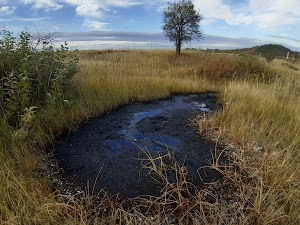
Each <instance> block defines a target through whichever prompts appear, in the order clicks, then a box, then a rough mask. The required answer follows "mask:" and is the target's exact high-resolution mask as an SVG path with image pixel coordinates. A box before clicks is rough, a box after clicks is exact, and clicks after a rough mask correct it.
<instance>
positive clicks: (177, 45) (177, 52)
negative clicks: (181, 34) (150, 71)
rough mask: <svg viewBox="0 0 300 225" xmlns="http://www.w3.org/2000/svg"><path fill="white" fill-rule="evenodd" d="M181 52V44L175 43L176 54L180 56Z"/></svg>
mask: <svg viewBox="0 0 300 225" xmlns="http://www.w3.org/2000/svg"><path fill="white" fill-rule="evenodd" d="M180 52H181V42H180V41H178V42H176V54H180Z"/></svg>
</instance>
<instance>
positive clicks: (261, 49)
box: [208, 44, 300, 61]
mask: <svg viewBox="0 0 300 225" xmlns="http://www.w3.org/2000/svg"><path fill="white" fill-rule="evenodd" d="M208 51H214V52H215V53H230V54H251V55H260V54H261V56H262V57H264V58H266V59H267V60H268V61H271V60H273V59H274V58H286V57H287V53H288V52H289V58H298V59H299V58H300V53H299V52H296V51H292V50H291V49H289V48H286V47H284V46H282V45H278V44H266V45H261V46H254V47H252V48H241V49H230V50H219V49H208Z"/></svg>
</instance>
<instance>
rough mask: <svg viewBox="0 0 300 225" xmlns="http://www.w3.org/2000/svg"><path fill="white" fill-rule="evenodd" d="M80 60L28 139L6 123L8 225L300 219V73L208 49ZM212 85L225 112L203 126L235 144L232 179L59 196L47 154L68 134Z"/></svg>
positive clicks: (3, 158) (0, 182)
mask: <svg viewBox="0 0 300 225" xmlns="http://www.w3.org/2000/svg"><path fill="white" fill-rule="evenodd" d="M78 57H79V59H80V63H79V67H80V72H78V73H77V74H76V75H75V77H73V79H72V84H71V85H70V86H69V91H68V94H67V95H66V96H65V101H62V102H61V103H59V104H55V105H49V106H48V107H45V108H44V109H42V110H40V111H39V112H38V113H37V115H36V118H35V120H34V123H33V126H32V129H31V132H30V134H29V136H28V137H27V138H26V139H16V138H15V135H14V134H15V130H14V129H13V128H10V127H8V126H7V123H6V122H5V121H3V120H1V121H0V133H1V146H0V163H1V171H0V193H1V194H0V200H1V202H2V204H1V206H0V221H1V222H2V223H3V224H102V223H110V224H116V223H134V224H136V223H165V224H168V223H171V222H172V221H170V219H171V220H174V221H175V222H177V223H183V224H184V223H188V222H194V223H199V224H202V223H203V224H205V223H210V224H212V223H215V224H217V223H219V224H221V223H223V224H224V223H225V224H230V223H231V224H236V223H246V224H247V223H248V224H251V223H252V222H253V221H255V222H256V223H259V224H265V223H274V224H276V223H281V222H282V221H289V222H290V223H295V224H296V223H297V222H299V221H300V218H299V213H298V212H299V202H298V199H299V197H300V193H299V190H298V189H299V175H298V174H300V173H298V172H299V163H298V162H299V144H300V141H299V136H300V133H299V132H300V121H299V113H297V112H299V109H300V105H299V104H300V103H299V102H300V101H299V100H300V99H299V92H300V84H299V82H300V79H299V74H298V72H297V71H292V70H289V69H288V68H284V67H280V65H279V68H278V70H277V71H275V70H273V69H270V67H268V66H267V65H265V64H264V62H261V61H259V60H258V59H255V58H244V57H231V56H216V55H214V54H208V53H201V52H186V53H183V54H182V55H180V56H176V55H175V54H174V53H173V52H169V51H148V52H147V51H81V52H79V53H78ZM206 91H218V92H220V97H221V101H222V103H223V105H224V109H223V111H221V112H219V113H217V114H215V115H214V116H212V117H209V118H198V119H197V120H196V124H197V125H198V128H199V132H200V133H202V134H203V135H205V136H206V137H207V138H210V139H214V140H217V141H220V142H222V143H224V144H227V145H228V146H229V147H230V148H229V147H228V149H229V150H228V151H227V152H228V154H229V156H230V157H232V164H231V165H228V167H226V168H221V167H219V169H222V171H224V173H225V174H226V177H227V178H228V179H225V180H224V181H222V182H219V183H216V184H210V185H207V187H206V188H207V189H204V190H200V189H198V188H197V187H190V186H189V187H188V189H184V188H183V186H182V185H183V184H182V183H181V186H180V187H181V189H180V190H181V191H178V190H179V189H176V187H175V189H174V187H173V189H172V188H171V186H168V187H169V189H166V190H168V191H167V193H172V195H163V193H162V196H160V197H159V198H147V199H143V198H138V199H130V200H126V201H124V200H122V201H121V200H119V199H118V198H117V197H114V198H112V197H111V196H109V194H108V193H104V192H103V193H100V194H99V197H100V199H101V200H100V201H99V199H94V198H93V197H91V196H88V195H87V194H86V193H78V194H77V195H75V196H64V195H61V194H60V193H58V192H53V191H54V190H53V189H52V187H51V182H50V181H49V179H48V178H47V177H46V176H45V175H47V168H46V166H45V163H44V162H43V160H42V158H44V160H45V154H43V153H42V152H43V151H44V150H45V148H46V147H47V146H49V144H51V143H53V141H54V140H55V139H57V137H59V136H60V135H65V134H67V133H69V132H71V131H72V130H74V129H76V127H77V126H78V125H79V124H80V123H81V122H84V121H86V120H87V119H88V118H90V117H94V116H98V115H102V114H104V113H106V112H109V111H111V110H114V109H116V108H117V107H118V106H120V105H122V104H128V103H131V102H134V101H150V100H153V99H158V98H163V97H168V96H170V95H172V94H175V93H199V92H206ZM157 160H162V158H159V159H157ZM215 166H216V165H215ZM173 169H175V170H176V171H177V172H179V173H180V169H178V168H177V167H176V168H173ZM181 175H182V174H181ZM183 180H184V179H183ZM184 187H185V186H184ZM228 188H232V189H231V191H226V190H228ZM191 190H196V191H191ZM165 193H166V192H165ZM184 193H189V194H188V195H186V194H184ZM191 193H193V194H191ZM228 194H229V196H228V197H226V198H225V197H224V196H225V195H228ZM174 195H175V196H177V197H176V198H174ZM166 196H168V198H166ZM212 199H213V200H212ZM147 209H148V210H147Z"/></svg>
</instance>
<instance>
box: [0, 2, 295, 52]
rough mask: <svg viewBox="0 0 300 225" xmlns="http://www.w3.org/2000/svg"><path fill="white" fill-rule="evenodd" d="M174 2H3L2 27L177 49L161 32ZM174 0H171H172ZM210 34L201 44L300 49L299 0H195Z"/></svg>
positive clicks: (95, 42)
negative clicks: (164, 15)
mask: <svg viewBox="0 0 300 225" xmlns="http://www.w3.org/2000/svg"><path fill="white" fill-rule="evenodd" d="M168 1H169V0H0V27H6V29H8V30H10V31H13V32H14V33H15V34H18V33H19V32H20V31H22V30H24V28H25V27H26V28H27V29H28V30H29V31H30V32H33V33H35V32H39V33H53V32H55V34H54V36H55V37H56V40H57V41H68V43H69V45H70V46H72V47H74V48H79V49H102V48H115V49H121V48H151V46H152V48H172V47H173V45H172V43H169V42H168V40H166V39H165V38H164V36H163V35H162V33H161V32H162V31H161V27H162V9H163V8H164V6H165V5H166V3H167V2H168ZM170 1H172V0H170ZM193 2H194V4H195V6H196V8H197V9H199V10H200V13H201V14H202V15H203V17H204V19H203V21H202V22H201V28H202V30H203V32H204V34H205V36H204V38H203V39H202V40H200V41H199V42H196V41H192V43H189V44H187V45H186V47H188V46H192V47H196V48H199V47H200V48H203V49H206V48H219V49H229V48H241V47H251V46H254V45H260V44H266V43H278V44H283V45H285V46H287V47H289V48H291V49H292V50H297V51H300V0H193Z"/></svg>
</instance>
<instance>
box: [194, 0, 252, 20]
mask: <svg viewBox="0 0 300 225" xmlns="http://www.w3.org/2000/svg"><path fill="white" fill-rule="evenodd" d="M194 4H195V6H196V8H197V9H200V12H201V13H202V14H203V16H204V17H205V18H207V19H222V20H224V21H225V22H226V23H228V24H229V25H240V24H251V23H252V22H253V19H252V17H251V16H249V15H246V14H245V13H241V12H240V13H235V12H234V11H233V10H232V9H231V8H230V7H229V6H228V5H226V4H225V3H223V1H222V0H194Z"/></svg>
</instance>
